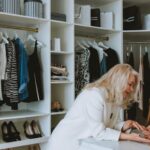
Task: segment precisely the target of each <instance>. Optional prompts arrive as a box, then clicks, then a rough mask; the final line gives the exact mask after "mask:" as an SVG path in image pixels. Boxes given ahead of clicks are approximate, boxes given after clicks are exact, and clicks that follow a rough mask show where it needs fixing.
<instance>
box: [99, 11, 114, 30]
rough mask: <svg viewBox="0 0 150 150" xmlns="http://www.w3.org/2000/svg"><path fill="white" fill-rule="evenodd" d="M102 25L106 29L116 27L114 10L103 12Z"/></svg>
mask: <svg viewBox="0 0 150 150" xmlns="http://www.w3.org/2000/svg"><path fill="white" fill-rule="evenodd" d="M100 14H101V15H100V16H101V17H100V18H101V27H103V28H106V29H113V28H114V17H113V12H101V13H100Z"/></svg>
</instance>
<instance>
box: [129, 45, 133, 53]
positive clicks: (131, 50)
mask: <svg viewBox="0 0 150 150" xmlns="http://www.w3.org/2000/svg"><path fill="white" fill-rule="evenodd" d="M130 52H133V49H132V44H131V48H130Z"/></svg>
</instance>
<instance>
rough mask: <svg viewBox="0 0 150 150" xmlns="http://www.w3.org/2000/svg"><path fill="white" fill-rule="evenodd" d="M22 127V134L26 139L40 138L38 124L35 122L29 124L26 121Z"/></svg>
mask: <svg viewBox="0 0 150 150" xmlns="http://www.w3.org/2000/svg"><path fill="white" fill-rule="evenodd" d="M23 126H24V133H25V135H26V137H27V138H29V139H33V138H38V137H42V134H41V131H40V128H39V126H38V123H37V122H36V121H35V120H32V121H31V123H29V122H28V121H26V122H25V123H24V125H23Z"/></svg>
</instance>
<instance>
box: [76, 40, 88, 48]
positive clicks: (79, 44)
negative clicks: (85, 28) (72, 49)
mask: <svg viewBox="0 0 150 150" xmlns="http://www.w3.org/2000/svg"><path fill="white" fill-rule="evenodd" d="M76 43H77V45H78V46H80V47H81V48H83V49H87V48H86V47H85V46H84V45H82V44H81V43H80V42H79V41H77V42H76Z"/></svg>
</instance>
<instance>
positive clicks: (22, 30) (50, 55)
mask: <svg viewBox="0 0 150 150" xmlns="http://www.w3.org/2000/svg"><path fill="white" fill-rule="evenodd" d="M40 2H42V3H43V8H44V9H43V18H37V17H32V16H25V15H24V14H25V13H24V0H20V3H21V8H20V14H13V13H8V12H2V11H1V12H0V32H2V33H7V34H8V36H10V37H14V35H15V34H16V33H17V35H18V36H19V37H20V38H21V39H23V41H26V39H27V37H28V35H29V34H31V35H32V36H33V37H35V39H37V40H38V41H39V42H41V43H43V45H44V46H43V47H42V48H40V49H39V50H38V52H39V53H38V54H39V58H40V64H41V68H42V82H43V100H41V101H37V102H31V103H22V102H21V103H19V104H18V110H11V107H10V106H7V105H5V104H3V105H2V106H1V108H0V127H1V126H2V124H3V123H4V122H10V121H12V122H13V123H14V124H15V126H16V128H17V129H18V131H19V132H20V136H21V140H20V141H13V142H4V141H3V139H2V138H0V149H8V148H15V149H27V148H28V146H29V145H33V144H39V146H40V149H41V150H48V149H49V142H50V141H49V137H50V135H51V132H52V131H53V129H54V128H55V126H56V125H57V124H58V123H59V121H60V120H61V119H62V118H63V117H64V115H65V114H66V112H67V111H68V110H69V108H70V107H71V106H72V104H73V102H74V100H75V85H76V79H75V74H76V71H75V64H76V63H77V62H76V60H75V54H76V45H77V43H80V42H81V41H84V42H85V43H90V42H94V41H95V42H96V43H99V42H102V43H103V44H104V45H105V46H107V47H111V48H112V49H114V50H115V51H116V52H117V54H118V56H119V61H120V62H121V63H123V62H125V58H126V57H125V56H126V49H131V46H132V51H133V52H135V53H136V50H137V49H138V48H136V47H137V46H136V45H140V44H141V47H142V51H143V50H144V51H145V46H147V51H148V53H149V47H150V44H149V43H144V44H142V43H140V44H136V42H149V41H150V40H149V34H150V30H149V29H147V30H145V29H141V30H123V8H124V7H128V6H131V5H137V6H138V7H139V8H140V11H141V18H142V21H143V20H144V16H145V15H146V14H148V13H149V8H148V6H149V4H150V2H148V1H146V0H145V1H144V0H143V1H141V0H138V1H137V0H132V1H130V0H50V1H47V0H42V1H40ZM85 7H88V8H92V9H96V11H97V10H98V12H99V11H100V12H102V13H103V14H105V13H108V14H110V15H111V16H113V17H112V18H113V19H112V18H111V19H112V20H113V21H112V22H111V25H110V26H107V25H106V24H103V25H102V26H93V25H91V24H90V21H88V22H86V23H83V22H82V21H81V19H82V18H81V13H83V12H82V11H83V9H84V8H85ZM0 10H2V9H1V8H0ZM17 11H19V10H17ZM106 18H107V17H106ZM108 20H109V19H108V18H107V20H106V21H108ZM88 41H89V42H88ZM129 42H131V43H129ZM132 42H134V43H132ZM81 44H83V43H81ZM78 45H79V44H78ZM84 46H85V45H84ZM138 50H139V49H138ZM27 120H28V121H29V122H30V123H31V122H32V120H35V121H37V122H38V124H39V126H40V129H41V131H42V137H38V138H32V139H28V138H27V137H26V136H25V133H24V126H23V125H24V123H25V121H27ZM0 135H1V137H2V130H0ZM22 146H23V148H20V147H22Z"/></svg>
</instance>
